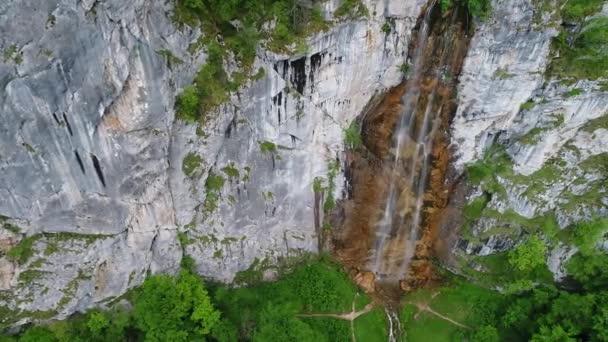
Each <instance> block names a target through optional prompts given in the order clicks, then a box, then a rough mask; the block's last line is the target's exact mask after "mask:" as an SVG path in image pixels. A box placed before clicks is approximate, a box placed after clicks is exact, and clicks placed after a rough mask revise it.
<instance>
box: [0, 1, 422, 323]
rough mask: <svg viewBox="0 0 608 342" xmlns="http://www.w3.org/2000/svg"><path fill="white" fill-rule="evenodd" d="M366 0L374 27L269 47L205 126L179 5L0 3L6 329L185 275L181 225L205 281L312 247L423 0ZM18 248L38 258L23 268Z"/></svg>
mask: <svg viewBox="0 0 608 342" xmlns="http://www.w3.org/2000/svg"><path fill="white" fill-rule="evenodd" d="M365 3H366V5H367V7H368V10H369V13H370V16H369V17H367V18H362V19H357V20H352V21H342V22H336V23H334V26H333V28H332V29H330V30H329V31H328V32H325V33H322V34H318V35H316V36H314V37H312V38H310V39H309V41H308V51H307V52H306V53H305V54H302V55H298V56H279V55H275V54H272V53H268V52H265V51H262V50H258V57H259V58H258V59H257V61H256V65H255V67H256V68H258V67H262V68H263V69H264V70H265V76H264V77H263V78H262V79H260V80H258V81H254V82H252V83H251V84H249V85H248V86H246V87H244V88H242V89H240V90H239V91H238V92H237V93H236V94H234V96H233V97H232V99H231V100H230V102H229V103H227V104H226V105H223V106H222V107H221V108H218V109H217V110H216V111H214V113H212V114H211V116H210V117H211V119H210V120H208V121H207V122H206V124H205V125H204V126H197V125H187V124H184V123H183V122H179V121H175V120H174V113H173V105H174V97H175V94H176V93H178V92H179V89H180V88H181V87H182V86H184V85H186V84H188V83H189V82H190V81H191V78H192V76H193V75H194V74H195V72H196V70H198V68H199V66H200V65H201V64H202V63H203V62H204V60H205V54H204V52H203V51H200V52H196V53H194V54H189V53H188V52H187V48H188V46H189V45H190V44H191V43H192V42H194V41H196V39H197V37H198V35H199V32H198V31H197V30H190V29H188V28H185V29H184V30H181V31H180V30H177V29H176V28H175V26H174V25H173V24H172V22H171V19H170V18H171V4H170V2H168V3H166V2H164V1H160V0H156V1H143V0H141V1H139V0H138V1H128V2H124V1H114V0H105V1H101V0H98V1H95V0H87V1H77V0H54V1H45V2H44V3H40V2H39V1H31V0H22V1H7V2H4V3H2V4H0V31H2V32H8V33H10V34H8V35H3V37H0V47H1V49H2V51H3V56H4V59H3V60H2V61H1V62H2V63H1V64H0V83H1V84H2V86H3V89H4V92H3V93H2V95H0V108H1V110H0V116H1V119H0V171H1V173H0V174H1V175H0V198H1V199H2V200H1V201H0V214H1V215H2V216H3V217H2V225H3V226H4V229H0V248H1V249H2V253H1V254H0V255H2V256H3V257H2V258H0V286H1V288H0V291H1V292H0V305H1V306H3V307H6V308H7V309H9V310H14V312H15V313H14V314H13V315H11V319H12V320H20V319H28V317H31V316H34V315H30V311H39V313H38V314H37V315H36V316H37V317H51V316H55V315H57V314H59V316H60V317H61V316H65V315H68V314H70V313H72V312H74V311H75V310H80V309H84V308H86V307H89V306H91V305H93V304H94V303H101V302H103V301H104V300H107V299H110V298H112V297H116V296H119V295H121V294H122V293H124V292H125V291H126V290H127V289H128V288H130V287H133V286H135V285H137V284H139V283H141V281H142V280H143V278H144V277H145V275H146V274H147V273H148V272H149V271H150V272H152V273H156V272H173V271H175V270H176V269H178V264H179V261H180V259H181V256H182V249H181V247H180V244H179V242H178V239H177V236H178V231H179V232H180V237H181V240H182V242H183V243H184V244H186V245H187V247H186V252H187V253H188V254H190V255H192V256H193V257H194V259H195V261H196V265H197V268H198V270H199V271H200V273H201V274H202V275H203V276H206V277H211V278H214V279H217V280H222V281H230V280H232V279H233V277H234V276H235V274H236V273H237V272H238V271H241V270H244V269H247V268H248V267H249V266H250V265H251V264H252V263H254V262H255V260H256V259H257V260H263V259H267V260H269V261H271V262H276V260H277V258H279V257H289V256H292V255H297V254H299V253H301V252H303V251H313V252H314V251H316V250H317V231H316V230H315V225H314V222H313V221H314V208H313V207H314V193H313V191H312V183H313V179H314V178H315V177H324V178H326V181H329V180H328V179H327V178H328V177H327V173H328V170H327V166H328V162H329V161H330V160H336V159H340V158H341V157H340V156H341V151H342V149H343V147H342V144H343V142H342V139H343V138H342V130H343V129H344V128H345V127H346V126H347V125H348V124H349V122H350V121H351V119H352V118H354V117H355V116H356V115H358V114H359V112H360V111H361V110H362V108H363V107H364V106H365V105H366V104H367V102H368V101H369V99H370V98H371V97H372V96H373V95H374V94H376V93H379V92H382V91H383V90H385V89H387V88H389V87H391V86H394V85H396V84H397V83H398V82H399V81H400V79H401V74H400V71H399V66H400V65H401V64H403V62H404V59H405V56H406V55H407V51H406V49H407V46H408V43H409V34H410V31H411V28H412V27H413V25H414V23H415V20H416V18H417V17H418V15H419V12H420V8H421V6H422V5H424V3H425V1H423V0H408V1H392V0H391V1H386V0H383V1H371V0H370V1H366V2H365ZM338 5H339V2H338V1H329V2H327V3H326V4H325V11H326V12H327V15H328V16H331V12H332V11H333V10H335V9H336V8H337V6H338ZM385 23H388V24H389V25H390V27H391V31H390V33H386V32H383V30H382V26H383V25H384V24H385ZM193 156H195V157H194V158H195V159H192V158H193ZM188 157H190V159H188ZM185 160H186V161H187V160H190V161H192V160H194V161H195V163H194V164H192V163H191V164H189V165H190V166H192V167H193V169H192V170H191V171H192V172H191V173H190V172H189V176H188V175H186V174H185V172H184V170H185V169H187V168H185V167H184V161H185ZM226 167H228V168H226ZM235 171H236V172H235ZM210 174H211V175H213V176H218V175H221V176H222V177H223V179H224V184H223V186H221V189H219V190H210V189H211V188H210V186H209V183H212V182H213V180H216V181H217V180H218V179H219V178H217V177H216V178H213V177H212V178H211V180H209V175H210ZM333 182H335V187H332V188H333V189H334V192H335V194H334V195H335V196H336V197H339V196H340V195H341V191H342V183H343V181H342V179H340V177H337V178H335V179H334V180H333ZM206 183H207V186H205V184H206ZM216 183H217V182H216ZM216 185H217V184H216ZM210 193H211V196H210ZM210 200H213V201H215V202H214V203H213V204H214V205H213V206H211V205H210V203H209V201H210ZM215 206H217V208H215ZM211 207H213V208H214V210H208V209H209V208H211ZM20 241H21V244H20V246H23V245H24V242H25V244H26V245H28V246H29V248H28V249H27V251H28V252H27V253H25V254H24V253H21V254H20V255H19V257H18V258H15V257H14V254H19V253H17V252H15V251H14V250H13V252H10V250H11V249H12V248H13V246H15V245H17V244H18V243H19V242H20ZM7 253H8V254H13V258H8V257H7V255H6V254H7ZM4 323H6V322H4Z"/></svg>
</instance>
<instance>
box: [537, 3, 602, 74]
mask: <svg viewBox="0 0 608 342" xmlns="http://www.w3.org/2000/svg"><path fill="white" fill-rule="evenodd" d="M582 1H586V0H582ZM552 49H553V51H554V55H555V57H554V58H553V59H552V61H551V64H550V66H549V68H548V72H549V75H550V76H553V77H556V78H559V79H563V80H566V81H569V82H575V81H577V80H581V79H590V80H595V79H598V78H606V77H608V53H606V51H607V49H608V18H597V19H592V20H590V21H588V22H586V23H585V26H584V27H583V29H582V30H581V31H580V33H578V34H577V35H576V36H574V37H569V35H568V33H567V32H562V33H560V34H559V35H558V36H557V37H556V38H555V39H554V40H553V44H552Z"/></svg>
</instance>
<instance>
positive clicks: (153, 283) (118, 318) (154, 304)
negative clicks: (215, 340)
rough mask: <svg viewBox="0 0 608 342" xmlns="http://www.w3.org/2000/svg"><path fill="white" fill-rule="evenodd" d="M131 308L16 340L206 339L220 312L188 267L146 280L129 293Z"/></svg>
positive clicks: (54, 325)
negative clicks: (138, 287)
mask: <svg viewBox="0 0 608 342" xmlns="http://www.w3.org/2000/svg"><path fill="white" fill-rule="evenodd" d="M131 297H132V304H133V310H132V311H127V310H125V309H124V308H122V307H118V306H117V307H116V308H114V309H112V310H108V311H101V310H92V311H89V312H88V313H86V314H78V315H75V316H74V317H72V318H70V319H69V320H65V321H56V322H53V323H51V324H49V325H47V326H41V327H31V328H29V329H27V330H25V331H24V332H23V334H21V335H20V336H18V337H17V338H16V340H18V341H19V342H23V341H36V342H55V341H56V342H80V341H82V342H84V341H94V342H96V341H126V340H131V341H133V340H138V341H139V340H141V341H193V340H204V336H205V335H208V334H209V333H210V331H211V329H212V328H214V327H215V326H216V325H218V321H219V319H220V314H219V312H218V311H216V310H215V309H214V306H213V304H211V300H210V298H209V296H208V294H207V291H206V290H205V287H204V285H203V282H202V281H201V279H200V278H199V277H198V276H196V275H194V274H192V273H191V272H190V271H188V270H187V269H184V270H182V271H181V272H180V273H179V275H178V276H176V277H170V276H167V275H156V276H152V277H149V278H148V279H146V281H145V282H144V284H143V286H142V287H141V288H140V289H138V290H136V291H135V292H134V293H133V294H132V295H131Z"/></svg>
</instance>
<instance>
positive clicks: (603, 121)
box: [582, 113, 608, 133]
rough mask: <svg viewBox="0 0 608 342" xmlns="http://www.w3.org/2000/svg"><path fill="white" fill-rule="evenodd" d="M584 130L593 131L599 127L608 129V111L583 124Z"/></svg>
mask: <svg viewBox="0 0 608 342" xmlns="http://www.w3.org/2000/svg"><path fill="white" fill-rule="evenodd" d="M582 129H583V131H585V132H589V133H592V132H594V131H596V130H598V129H608V113H606V114H604V115H602V116H600V117H599V118H595V119H593V120H590V121H589V122H587V123H586V124H585V126H583V128H582Z"/></svg>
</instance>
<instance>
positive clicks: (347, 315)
mask: <svg viewBox="0 0 608 342" xmlns="http://www.w3.org/2000/svg"><path fill="white" fill-rule="evenodd" d="M373 308H374V304H372V303H369V304H367V305H366V306H365V307H364V308H363V309H362V310H359V311H355V310H354V309H355V308H354V302H353V311H351V312H347V313H340V314H332V313H319V314H298V315H296V316H297V317H333V318H338V319H343V320H347V321H354V320H355V319H357V317H359V316H361V315H363V314H366V313H368V312H370V311H371V310H372V309H373Z"/></svg>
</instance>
